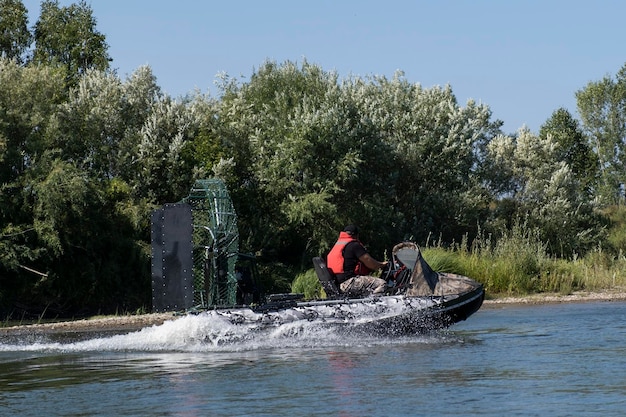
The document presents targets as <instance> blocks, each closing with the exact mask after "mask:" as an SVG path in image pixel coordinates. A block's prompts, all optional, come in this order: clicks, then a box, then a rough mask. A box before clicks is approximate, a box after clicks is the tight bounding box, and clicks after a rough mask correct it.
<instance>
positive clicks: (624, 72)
mask: <svg viewBox="0 0 626 417" xmlns="http://www.w3.org/2000/svg"><path fill="white" fill-rule="evenodd" d="M576 103H577V106H578V112H579V113H580V117H581V120H582V125H583V129H584V131H585V132H586V133H587V134H588V135H589V138H590V140H591V143H592V147H593V150H594V152H595V153H596V154H597V155H598V159H599V169H600V184H599V187H598V194H597V196H598V197H599V198H600V199H601V200H602V201H603V202H604V203H605V204H613V203H618V202H622V201H623V199H624V189H625V188H624V187H625V184H626V168H625V167H626V65H624V66H623V67H622V68H621V69H620V70H619V71H618V73H617V75H616V77H615V79H613V78H611V77H610V76H606V77H604V78H603V79H602V80H600V81H593V82H590V83H588V84H587V86H585V88H583V89H581V90H579V91H577V92H576Z"/></svg>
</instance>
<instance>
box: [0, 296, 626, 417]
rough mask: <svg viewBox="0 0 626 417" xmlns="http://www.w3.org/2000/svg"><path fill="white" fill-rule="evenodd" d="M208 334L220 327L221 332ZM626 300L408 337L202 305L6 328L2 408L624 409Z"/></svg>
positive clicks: (228, 412)
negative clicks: (58, 326)
mask: <svg viewBox="0 0 626 417" xmlns="http://www.w3.org/2000/svg"><path fill="white" fill-rule="evenodd" d="M207 335H210V337H208V338H207ZM625 336H626V302H598V303H580V304H552V305H534V306H511V305H509V306H502V307H489V308H485V307H483V309H482V310H480V311H478V312H477V313H476V314H475V315H474V316H472V317H470V318H469V320H467V321H466V322H463V323H459V324H457V325H455V326H453V327H452V328H450V329H448V330H447V331H443V332H438V333H434V334H429V335H424V336H414V337H403V338H394V339H388V338H378V337H375V336H371V337H369V336H368V337H364V336H362V335H361V336H357V335H355V336H349V335H346V334H341V335H340V334H336V333H334V332H333V330H332V329H327V328H320V327H316V326H315V325H313V324H310V325H305V326H295V325H290V326H281V327H278V328H276V329H274V330H273V331H271V332H268V333H258V334H253V335H250V334H244V333H241V332H239V330H238V328H237V327H236V326H232V325H227V324H224V323H217V324H216V323H214V322H211V321H210V320H207V318H206V317H200V316H189V317H182V318H180V319H177V320H175V321H171V322H166V323H165V324H163V325H161V326H153V327H149V328H145V329H142V330H141V331H138V332H133V333H129V334H124V335H114V336H110V335H109V336H106V335H100V336H97V335H96V336H93V335H92V336H91V337H90V338H86V339H85V338H84V337H76V338H74V339H73V340H72V339H63V338H58V337H51V336H46V337H45V338H44V337H42V336H37V335H30V336H20V338H19V339H16V338H8V337H5V338H4V339H0V415H2V416H37V417H39V416H289V417H296V416H325V417H327V416H346V417H347V416H355V417H362V416H385V417H386V416H504V415H506V416H515V415H518V416H622V415H624V414H625V413H626V337H625Z"/></svg>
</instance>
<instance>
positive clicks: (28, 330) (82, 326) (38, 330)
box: [0, 289, 626, 337]
mask: <svg viewBox="0 0 626 417" xmlns="http://www.w3.org/2000/svg"><path fill="white" fill-rule="evenodd" d="M597 301H603V302H611V301H626V289H619V290H605V291H597V292H586V291H579V292H574V293H572V294H531V295H527V296H523V297H506V296H496V297H488V299H486V300H485V302H484V303H483V307H482V308H483V309H488V308H502V307H504V306H506V305H516V304H517V305H534V304H548V303H576V302H597ZM177 317H179V316H178V315H176V314H175V313H152V314H137V315H124V316H108V317H94V318H88V319H81V320H65V321H55V322H49V323H35V324H18V325H5V326H4V327H0V337H2V336H3V335H11V336H15V335H20V334H46V333H81V332H103V333H108V332H112V333H124V332H131V331H136V330H139V329H142V328H144V327H150V326H158V325H160V324H163V323H164V322H165V321H167V320H173V319H175V318H177Z"/></svg>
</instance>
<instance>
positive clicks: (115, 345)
mask: <svg viewBox="0 0 626 417" xmlns="http://www.w3.org/2000/svg"><path fill="white" fill-rule="evenodd" d="M32 339H33V338H32V337H30V338H24V340H22V341H19V340H18V341H12V342H11V343H7V344H5V343H0V351H4V352H10V351H22V352H23V351H48V352H102V351H129V352H202V351H207V352H215V351H250V350H258V349H265V348H275V347H280V348H285V347H291V346H294V347H309V348H315V347H324V346H347V345H354V344H355V343H356V344H361V345H362V344H369V343H381V342H382V341H381V340H379V339H377V338H376V336H375V335H371V336H369V337H364V335H363V334H354V335H351V334H350V332H349V331H348V332H347V331H346V327H345V326H344V327H341V326H337V325H328V324H327V323H323V322H317V321H306V320H299V321H294V322H287V323H283V324H276V325H273V326H267V325H261V324H257V325H249V324H246V325H242V324H234V323H233V322H232V321H231V320H230V319H229V318H227V317H223V316H222V315H220V314H218V313H216V312H214V311H209V312H205V313H201V314H198V315H185V316H182V317H179V318H176V319H174V320H169V321H166V322H164V323H163V324H161V325H154V326H150V327H145V328H143V329H141V330H139V331H135V332H130V333H126V334H118V335H113V336H105V337H98V336H94V338H91V339H88V340H82V341H74V342H52V341H50V339H45V338H41V337H39V339H38V340H36V341H33V340H32ZM424 341H427V339H426V338H425V339H424ZM385 343H389V341H388V340H387V341H385Z"/></svg>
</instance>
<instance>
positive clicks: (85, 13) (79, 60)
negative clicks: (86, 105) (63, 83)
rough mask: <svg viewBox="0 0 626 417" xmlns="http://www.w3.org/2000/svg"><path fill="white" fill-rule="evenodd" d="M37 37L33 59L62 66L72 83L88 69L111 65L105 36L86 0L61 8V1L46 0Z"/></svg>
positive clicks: (36, 29)
mask: <svg viewBox="0 0 626 417" xmlns="http://www.w3.org/2000/svg"><path fill="white" fill-rule="evenodd" d="M34 40H35V49H34V51H33V58H32V60H33V62H34V63H35V64H46V65H62V66H63V67H65V69H66V71H67V76H68V78H69V80H70V81H71V85H73V84H74V83H75V82H76V81H77V80H78V78H79V76H80V75H81V74H84V73H86V72H87V70H89V69H97V70H105V69H107V68H108V67H109V61H110V60H111V59H110V57H109V55H108V45H107V43H106V39H105V36H104V35H103V34H101V33H100V32H98V31H97V29H96V19H95V18H94V16H93V11H92V9H91V7H90V6H88V5H87V3H86V2H85V1H84V0H81V1H80V2H79V3H78V4H72V5H70V6H68V7H59V2H58V0H45V1H43V2H42V3H41V14H40V16H39V20H38V21H37V22H36V23H35V31H34Z"/></svg>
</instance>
